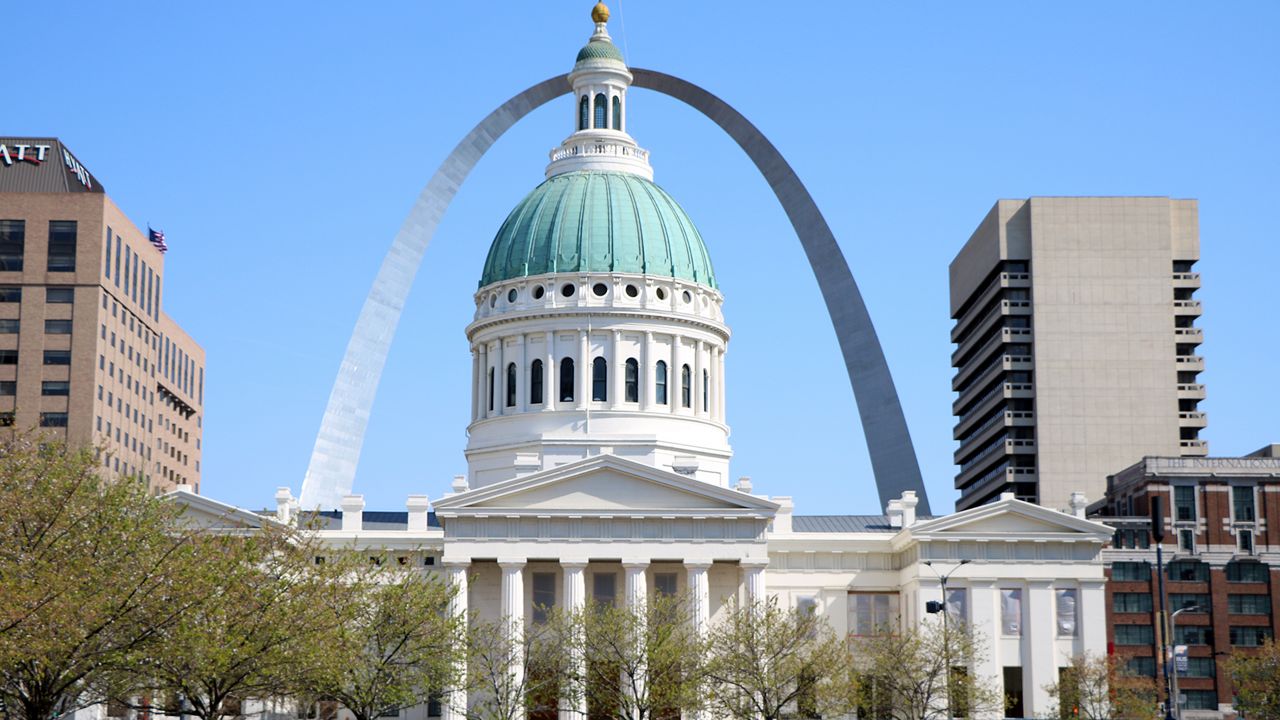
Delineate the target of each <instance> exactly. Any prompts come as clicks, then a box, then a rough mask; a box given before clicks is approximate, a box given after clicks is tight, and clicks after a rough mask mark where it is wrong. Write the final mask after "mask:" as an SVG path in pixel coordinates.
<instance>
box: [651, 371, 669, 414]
mask: <svg viewBox="0 0 1280 720" xmlns="http://www.w3.org/2000/svg"><path fill="white" fill-rule="evenodd" d="M653 392H654V396H655V397H656V398H657V402H658V404H659V405H666V404H667V363H666V362H665V361H663V360H659V361H658V364H657V366H656V367H655V368H654V370H653Z"/></svg>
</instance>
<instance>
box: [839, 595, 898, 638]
mask: <svg viewBox="0 0 1280 720" xmlns="http://www.w3.org/2000/svg"><path fill="white" fill-rule="evenodd" d="M897 629H898V594H897V593H849V633H850V634H851V635H863V636H871V635H883V634H886V633H891V632H893V631H895V630H897Z"/></svg>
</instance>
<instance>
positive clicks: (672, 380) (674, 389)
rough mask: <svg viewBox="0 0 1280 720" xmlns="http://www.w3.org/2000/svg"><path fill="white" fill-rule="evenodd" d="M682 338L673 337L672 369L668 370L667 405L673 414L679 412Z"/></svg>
mask: <svg viewBox="0 0 1280 720" xmlns="http://www.w3.org/2000/svg"><path fill="white" fill-rule="evenodd" d="M682 392H683V390H681V389H680V336H679V335H674V334H673V335H672V336H671V367H669V368H667V401H668V402H667V405H669V406H670V407H671V412H672V414H675V413H677V412H679V407H680V397H681V393H682Z"/></svg>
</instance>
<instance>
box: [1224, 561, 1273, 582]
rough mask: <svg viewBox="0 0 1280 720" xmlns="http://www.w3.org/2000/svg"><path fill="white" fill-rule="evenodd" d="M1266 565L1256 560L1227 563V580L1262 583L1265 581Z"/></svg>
mask: <svg viewBox="0 0 1280 720" xmlns="http://www.w3.org/2000/svg"><path fill="white" fill-rule="evenodd" d="M1267 574H1268V572H1267V566H1266V565H1263V564H1262V563H1256V562H1232V563H1227V580H1228V581H1229V582H1241V583H1264V582H1266V581H1267Z"/></svg>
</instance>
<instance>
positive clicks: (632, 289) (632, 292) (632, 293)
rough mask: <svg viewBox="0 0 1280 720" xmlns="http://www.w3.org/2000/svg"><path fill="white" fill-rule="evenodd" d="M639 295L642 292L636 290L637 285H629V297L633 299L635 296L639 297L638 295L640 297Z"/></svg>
mask: <svg viewBox="0 0 1280 720" xmlns="http://www.w3.org/2000/svg"><path fill="white" fill-rule="evenodd" d="M639 294H640V291H639V290H637V289H636V286H635V285H628V286H627V297H631V298H633V297H635V296H637V295H639Z"/></svg>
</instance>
